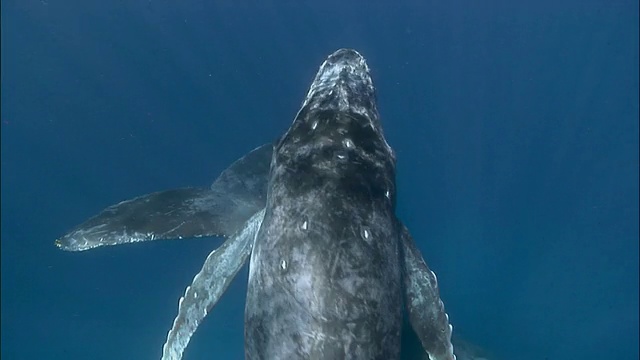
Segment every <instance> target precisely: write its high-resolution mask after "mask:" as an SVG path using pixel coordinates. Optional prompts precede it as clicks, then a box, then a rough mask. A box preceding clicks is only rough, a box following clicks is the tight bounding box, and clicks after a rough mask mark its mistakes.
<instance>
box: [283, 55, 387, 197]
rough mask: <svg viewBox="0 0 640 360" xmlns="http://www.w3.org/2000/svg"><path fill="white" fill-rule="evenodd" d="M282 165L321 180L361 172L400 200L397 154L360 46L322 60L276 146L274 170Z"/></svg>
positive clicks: (365, 180) (364, 180) (372, 184)
mask: <svg viewBox="0 0 640 360" xmlns="http://www.w3.org/2000/svg"><path fill="white" fill-rule="evenodd" d="M280 165H282V166H280ZM278 168H281V169H287V170H288V171H290V172H298V173H300V172H305V173H310V174H311V175H315V176H317V177H318V178H319V179H322V178H324V179H340V178H351V179H353V178H354V174H357V175H356V177H358V178H359V179H360V180H362V182H361V183H366V184H365V186H367V187H369V188H375V189H380V190H381V191H382V193H383V194H384V196H386V197H387V198H389V199H391V200H392V201H395V200H394V199H395V156H394V154H393V150H392V149H391V147H390V146H389V145H388V144H387V141H386V140H385V137H384V134H383V131H382V126H381V123H380V116H379V114H378V108H377V101H376V92H375V88H374V86H373V81H372V80H371V75H370V73H369V66H368V65H367V62H366V61H365V59H364V58H363V57H362V55H360V54H359V53H358V52H357V51H355V50H350V49H340V50H338V51H336V52H334V53H333V54H331V55H329V57H327V59H326V60H325V61H324V62H323V63H322V65H321V66H320V69H319V70H318V73H317V74H316V76H315V78H314V80H313V82H312V83H311V86H310V87H309V91H308V93H307V96H306V97H305V99H304V101H303V104H302V107H301V108H300V111H299V112H298V114H297V116H296V117H295V119H294V121H293V123H292V124H291V127H290V128H289V130H288V131H287V132H286V133H285V135H284V136H283V137H282V138H281V139H280V141H279V142H278V143H277V144H276V146H275V151H274V158H273V161H272V172H273V171H274V169H278ZM275 175H276V176H277V175H278V174H275Z"/></svg>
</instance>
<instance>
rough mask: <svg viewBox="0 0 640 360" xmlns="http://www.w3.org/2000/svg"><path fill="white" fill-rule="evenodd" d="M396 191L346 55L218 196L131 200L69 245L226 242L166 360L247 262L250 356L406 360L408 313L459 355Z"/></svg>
mask: <svg viewBox="0 0 640 360" xmlns="http://www.w3.org/2000/svg"><path fill="white" fill-rule="evenodd" d="M395 187H396V183H395V155H394V153H393V150H392V149H391V147H390V146H389V145H388V143H387V141H386V140H385V137H384V135H383V132H382V127H381V123H380V118H379V114H378V110H377V105H376V96H375V88H374V86H373V82H372V80H371V77H370V74H369V68H368V66H367V63H366V61H365V60H364V58H363V57H362V56H361V55H360V54H359V53H358V52H356V51H355V50H348V49H341V50H338V51H336V52H335V53H333V54H331V55H330V56H329V57H328V58H327V59H326V60H325V62H324V63H323V64H322V65H321V67H320V69H319V71H318V73H317V75H316V77H315V79H314V80H313V82H312V84H311V86H310V89H309V92H308V94H307V96H306V97H305V99H304V101H303V104H302V107H301V109H300V110H299V112H298V114H297V115H296V117H295V119H294V121H293V123H292V124H291V126H290V128H289V129H288V130H287V132H286V133H285V134H284V135H283V136H282V137H281V138H280V139H279V140H278V141H276V142H275V143H274V144H266V145H263V146H261V147H259V148H257V149H255V150H253V151H252V152H251V153H249V154H247V155H246V156H245V157H243V158H241V159H240V160H238V161H236V162H235V163H234V164H232V165H231V166H230V167H229V168H228V169H227V170H225V171H224V172H223V173H222V174H221V175H220V177H219V178H218V179H217V180H216V181H215V182H214V183H213V185H212V186H211V187H210V188H208V189H205V188H183V189H177V190H168V191H163V192H158V193H153V194H149V195H144V196H141V197H138V198H135V199H132V200H128V201H124V202H121V203H119V204H116V205H114V206H111V207H108V208H107V209H105V210H104V211H102V212H101V213H99V214H98V215H96V216H95V217H93V218H91V219H89V220H88V221H86V222H85V223H82V224H80V225H79V226H78V227H76V228H75V229H73V230H72V231H70V232H69V233H67V234H66V235H64V236H63V237H61V238H59V239H58V240H56V245H57V246H58V247H60V248H61V249H63V250H67V251H82V250H88V249H92V248H96V247H100V246H105V245H117V244H124V243H132V242H139V241H151V240H158V239H174V238H192V237H201V236H225V237H227V240H226V241H225V243H224V244H223V245H222V246H220V247H219V248H217V249H215V250H214V251H212V252H211V254H210V255H209V256H208V257H207V259H206V260H205V263H204V264H203V267H202V270H201V271H200V272H199V273H198V274H197V275H196V276H195V277H194V280H193V282H192V284H191V285H190V286H188V287H187V289H186V291H185V294H184V296H183V297H181V298H180V301H179V305H178V315H177V317H176V318H175V320H174V323H173V326H172V327H171V330H170V331H169V333H168V335H167V340H166V342H165V344H164V346H163V359H181V358H182V353H183V351H184V349H185V348H186V346H187V345H188V343H189V340H190V338H191V336H192V335H193V333H194V332H195V331H196V329H197V327H198V325H199V324H200V323H201V321H202V320H203V319H204V318H205V317H206V315H207V313H208V312H209V311H211V309H212V308H213V306H214V305H215V304H216V303H217V301H218V300H219V299H220V297H221V296H222V294H223V293H224V291H225V290H226V288H227V287H228V285H229V284H230V282H231V281H232V280H233V278H234V277H235V275H236V274H237V273H238V271H239V269H240V268H241V267H242V266H243V265H244V264H245V263H246V262H247V261H249V279H248V293H247V301H246V309H245V357H246V358H247V359H274V358H301V359H306V358H314V359H333V358H345V359H346V358H353V359H360V358H362V359H399V358H400V350H401V349H400V342H401V341H400V339H401V336H402V334H401V326H402V321H403V314H404V313H406V315H408V322H409V324H410V326H411V328H412V331H413V332H415V335H417V338H418V339H419V341H420V343H421V346H422V348H423V350H424V355H425V356H426V357H428V358H429V359H430V360H451V359H455V357H456V355H454V352H453V346H452V343H451V334H452V327H451V325H450V324H449V317H448V315H447V314H446V313H445V311H444V305H443V302H442V301H441V299H440V295H439V290H438V284H437V279H436V276H435V274H434V273H433V272H432V271H431V270H430V269H429V268H428V266H427V265H426V263H425V261H424V260H423V258H422V255H421V254H420V252H419V251H418V249H417V247H416V245H415V243H414V240H413V238H412V237H411V235H410V232H409V230H408V229H407V228H406V227H405V226H404V225H403V224H402V222H401V221H400V220H399V219H398V218H397V217H396V215H395V203H396V188H395ZM249 258H250V260H249ZM458 355H460V354H458ZM461 357H462V356H461ZM469 358H472V357H469Z"/></svg>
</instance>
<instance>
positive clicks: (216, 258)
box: [162, 209, 264, 360]
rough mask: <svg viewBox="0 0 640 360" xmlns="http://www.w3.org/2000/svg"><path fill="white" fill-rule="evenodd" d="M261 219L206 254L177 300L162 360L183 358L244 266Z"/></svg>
mask: <svg viewBox="0 0 640 360" xmlns="http://www.w3.org/2000/svg"><path fill="white" fill-rule="evenodd" d="M263 217H264V209H263V210H262V211H259V212H258V213H256V214H255V215H253V216H252V217H251V218H250V219H249V220H248V221H247V222H246V224H245V226H244V227H243V228H242V229H241V230H239V231H238V232H237V233H236V234H234V235H232V236H231V237H230V238H229V239H228V240H227V241H226V242H225V243H224V244H223V245H222V246H220V247H219V248H217V249H216V250H214V251H212V252H211V254H209V256H208V257H207V260H205V262H204V265H203V266H202V270H200V272H199V273H198V274H196V276H195V277H194V278H193V282H192V283H191V285H190V286H188V287H187V290H186V291H185V294H184V296H183V297H181V298H180V301H179V303H178V316H176V318H175V320H174V321H173V326H172V327H171V330H169V334H168V335H167V341H166V342H165V344H164V346H163V348H162V359H163V360H177V359H181V358H182V353H183V352H184V349H185V348H186V347H187V344H189V340H190V339H191V336H192V335H193V333H195V331H196V329H197V328H198V325H200V323H201V322H202V320H203V319H204V318H205V316H207V314H208V313H209V311H210V310H211V308H212V307H213V306H214V305H215V304H216V303H217V302H218V300H220V297H221V296H222V294H223V293H224V292H225V290H226V289H227V288H228V287H229V284H231V281H232V280H233V278H234V277H235V276H236V274H237V273H238V271H239V270H240V268H242V266H243V265H244V264H245V263H246V262H247V258H248V257H249V254H250V253H251V249H252V247H253V241H254V239H255V236H256V234H257V232H258V229H259V228H260V224H261V223H262V218H263Z"/></svg>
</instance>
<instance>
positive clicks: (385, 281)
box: [245, 50, 403, 359]
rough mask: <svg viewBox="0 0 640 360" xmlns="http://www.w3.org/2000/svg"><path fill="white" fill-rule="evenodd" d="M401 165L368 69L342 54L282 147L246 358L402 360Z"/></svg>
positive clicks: (325, 71) (252, 295) (259, 257)
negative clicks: (397, 164) (397, 174)
mask: <svg viewBox="0 0 640 360" xmlns="http://www.w3.org/2000/svg"><path fill="white" fill-rule="evenodd" d="M394 207H395V158H394V155H393V153H392V151H391V148H390V147H389V146H388V145H387V143H386V141H385V139H384V136H383V134H382V129H381V127H380V122H379V119H378V112H377V109H376V104H375V94H374V88H373V85H372V83H371V78H370V77H369V73H368V68H367V65H366V63H365V61H364V59H362V57H361V56H360V55H359V54H358V53H357V52H355V51H353V50H339V51H337V52H336V53H334V54H333V55H331V56H330V57H329V58H328V59H327V61H325V63H324V64H323V65H322V66H321V68H320V71H319V72H318V75H317V76H316V79H315V80H314V83H313V84H312V86H311V89H310V91H309V94H308V95H307V98H306V99H305V102H304V104H303V107H302V109H301V110H300V112H299V113H298V115H297V116H296V118H295V120H294V122H293V124H292V125H291V127H290V129H289V130H288V132H287V133H286V134H285V135H284V136H283V137H282V138H281V140H280V141H279V142H278V143H277V145H276V147H275V149H274V154H273V158H272V162H271V172H270V179H269V186H268V192H267V205H266V212H265V217H264V220H263V222H262V226H261V228H260V230H259V232H258V235H257V237H256V241H255V244H254V249H253V252H252V254H251V262H250V271H249V285H248V293H247V304H246V310H245V355H246V358H247V359H292V358H298V359H302V358H304V359H346V358H357V359H397V358H398V357H399V354H400V328H401V323H402V293H403V290H402V279H401V267H402V265H401V262H400V254H399V252H400V249H399V241H398V239H399V234H398V225H397V222H396V218H395V215H394Z"/></svg>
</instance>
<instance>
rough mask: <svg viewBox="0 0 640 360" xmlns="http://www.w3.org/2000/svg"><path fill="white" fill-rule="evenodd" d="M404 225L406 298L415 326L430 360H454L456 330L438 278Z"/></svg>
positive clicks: (410, 316)
mask: <svg viewBox="0 0 640 360" xmlns="http://www.w3.org/2000/svg"><path fill="white" fill-rule="evenodd" d="M400 226H401V229H400V232H401V238H402V239H401V247H402V255H403V266H404V268H403V278H404V289H405V294H404V295H405V299H406V300H405V301H406V306H407V310H408V313H409V321H410V323H411V327H412V328H413V330H414V331H415V332H416V335H418V338H419V339H420V342H421V343H422V347H423V348H424V350H425V351H426V352H427V354H428V355H429V359H430V360H453V359H455V355H454V354H453V345H451V331H452V327H451V325H450V324H449V316H448V315H447V314H446V313H445V311H444V304H443V303H442V300H440V292H439V290H438V282H437V279H436V275H435V274H434V273H433V271H431V270H429V267H428V266H427V264H426V263H425V262H424V259H423V258H422V255H421V254H420V251H419V250H418V248H417V247H416V245H415V242H414V241H413V238H412V237H411V234H410V233H409V230H408V229H407V228H406V227H405V226H404V225H402V224H401V225H400Z"/></svg>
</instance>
